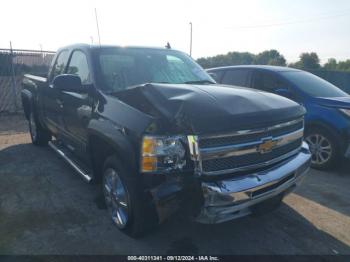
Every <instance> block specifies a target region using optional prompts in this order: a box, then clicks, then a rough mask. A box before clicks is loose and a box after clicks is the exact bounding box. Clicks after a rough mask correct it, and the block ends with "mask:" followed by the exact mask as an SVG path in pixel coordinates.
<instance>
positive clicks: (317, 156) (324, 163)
mask: <svg viewBox="0 0 350 262" xmlns="http://www.w3.org/2000/svg"><path fill="white" fill-rule="evenodd" d="M305 142H306V143H308V145H309V147H310V151H311V153H312V158H311V167H312V168H315V169H320V170H327V169H329V168H331V167H333V166H334V165H335V163H336V161H337V160H338V159H339V156H340V145H339V142H338V140H337V139H336V137H335V136H334V135H333V134H332V133H330V132H329V131H328V130H326V129H324V128H312V129H310V130H308V131H307V132H306V134H305Z"/></svg>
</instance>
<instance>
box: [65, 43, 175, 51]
mask: <svg viewBox="0 0 350 262" xmlns="http://www.w3.org/2000/svg"><path fill="white" fill-rule="evenodd" d="M99 48H128V49H131V48H133V49H141V48H142V49H151V50H167V48H166V47H150V46H118V45H97V44H84V43H82V44H72V45H67V46H64V47H61V48H59V49H58V51H60V50H63V49H68V50H72V49H84V50H87V49H90V50H91V49H99ZM172 50H174V49H172Z"/></svg>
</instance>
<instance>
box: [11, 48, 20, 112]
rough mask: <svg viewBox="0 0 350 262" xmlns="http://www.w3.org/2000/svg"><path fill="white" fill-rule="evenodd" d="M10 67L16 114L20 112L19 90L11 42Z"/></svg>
mask: <svg viewBox="0 0 350 262" xmlns="http://www.w3.org/2000/svg"><path fill="white" fill-rule="evenodd" d="M10 65H11V82H12V92H13V104H14V105H15V112H17V111H18V108H17V89H16V78H15V69H14V66H13V50H12V43H11V41H10Z"/></svg>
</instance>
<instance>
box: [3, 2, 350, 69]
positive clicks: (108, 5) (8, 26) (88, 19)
mask: <svg viewBox="0 0 350 262" xmlns="http://www.w3.org/2000/svg"><path fill="white" fill-rule="evenodd" d="M95 7H96V8H97V12H98V17H99V24H100V32H101V42H102V44H115V45H143V46H164V45H165V44H166V42H170V44H171V46H172V47H173V48H175V49H179V50H182V51H185V52H189V35H190V31H189V22H190V21H191V22H192V23H193V56H194V57H195V58H198V57H202V56H212V55H216V54H224V53H227V52H229V51H248V52H252V53H258V52H261V51H263V50H266V49H277V50H279V51H280V52H281V53H282V54H283V55H284V56H285V57H286V58H287V60H288V62H294V61H296V60H297V59H298V56H299V54H300V53H301V52H311V51H314V52H317V53H318V55H319V56H320V58H321V59H322V62H325V61H326V60H327V59H328V58H330V57H334V58H336V59H340V60H344V59H350V1H349V0H307V1H306V0H240V1H238V0H228V1H225V0H215V1H214V0H212V1H209V0H201V1H199V0H197V1H195V0H176V1H175V0H173V1H167V0H143V1H142V0H139V1H136V0H127V1H120V0H110V1H108V0H98V1H96V0H70V1H68V0H60V1H58V0H52V1H49V0H46V1H44V0H30V1H19V0H11V1H2V2H1V5H0V32H1V36H0V48H7V47H8V46H9V41H10V40H11V41H12V44H13V48H20V49H40V44H41V45H42V46H43V49H45V50H56V49H57V48H58V47H60V46H63V45H67V44H71V43H77V42H79V43H91V37H92V38H93V41H94V42H95V43H97V41H98V37H97V30H96V24H95V14H94V8H95Z"/></svg>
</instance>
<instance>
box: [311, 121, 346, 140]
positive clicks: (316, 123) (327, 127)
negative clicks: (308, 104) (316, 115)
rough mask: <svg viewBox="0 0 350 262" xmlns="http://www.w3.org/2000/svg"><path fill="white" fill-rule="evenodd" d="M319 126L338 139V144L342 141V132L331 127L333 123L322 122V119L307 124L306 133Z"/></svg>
mask: <svg viewBox="0 0 350 262" xmlns="http://www.w3.org/2000/svg"><path fill="white" fill-rule="evenodd" d="M317 128H321V129H324V130H326V131H327V132H328V133H330V134H331V135H332V136H333V137H334V138H335V139H336V141H337V143H338V144H341V143H340V139H341V135H340V133H339V132H338V131H337V130H336V129H334V128H332V127H331V125H329V124H327V123H324V122H321V121H311V122H309V123H306V124H305V134H307V133H308V132H309V131H310V130H312V129H317Z"/></svg>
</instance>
